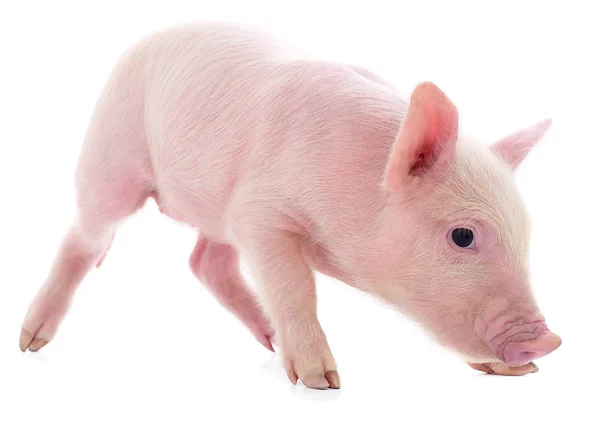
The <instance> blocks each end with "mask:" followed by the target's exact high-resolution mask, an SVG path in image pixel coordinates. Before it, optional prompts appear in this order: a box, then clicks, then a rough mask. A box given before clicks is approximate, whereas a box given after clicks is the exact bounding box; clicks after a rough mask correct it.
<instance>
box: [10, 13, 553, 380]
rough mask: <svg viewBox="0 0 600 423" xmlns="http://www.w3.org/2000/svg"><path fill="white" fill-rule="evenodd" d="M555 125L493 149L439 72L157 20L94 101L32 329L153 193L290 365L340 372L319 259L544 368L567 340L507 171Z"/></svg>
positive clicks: (236, 307)
mask: <svg viewBox="0 0 600 423" xmlns="http://www.w3.org/2000/svg"><path fill="white" fill-rule="evenodd" d="M549 125H550V123H549V121H545V122H542V123H540V124H538V125H534V126H532V127H531V128H527V129H525V130H523V131H519V132H516V133H514V134H512V135H510V136H508V137H507V138H505V139H503V140H501V141H499V142H497V143H496V144H494V145H493V146H492V148H491V149H488V148H485V147H481V146H478V145H476V144H469V143H467V142H466V141H464V140H461V139H460V137H459V135H458V113H457V111H456V108H455V107H454V105H453V104H452V103H451V101H450V100H449V99H448V98H447V97H446V96H445V95H444V94H443V93H442V91H441V90H440V89H439V88H438V87H436V86H435V85H434V84H432V83H422V84H419V85H418V86H417V87H416V88H415V89H414V91H413V93H412V95H411V98H410V99H409V101H406V100H405V99H402V98H401V97H400V96H399V95H398V94H397V92H396V91H395V89H394V88H393V87H391V86H390V85H389V84H387V83H385V82H384V81H382V80H381V79H380V78H379V77H377V76H375V75H373V74H371V73H370V72H368V71H366V70H364V69H361V68H358V67H353V66H346V65H341V64H334V63H327V62H322V61H315V60H310V59H307V58H305V57H304V56H301V55H300V54H299V53H295V52H293V51H292V50H289V49H286V48H285V47H284V46H282V45H281V43H280V42H279V41H278V40H275V39H274V38H271V37H270V36H269V35H268V34H265V33H263V32H261V31H259V30H255V29H253V28H245V27H242V26H234V25H223V24H207V25H196V26H186V27H180V28H172V29H168V30H164V31H162V32H160V33H157V34H154V35H152V36H149V37H147V38H145V39H144V40H141V41H140V42H139V43H138V44H136V46H134V47H133V48H132V49H130V50H129V51H128V52H127V53H126V54H125V55H124V56H123V57H122V59H121V60H120V62H119V63H118V64H117V66H116V67H115V69H114V71H113V73H112V74H111V76H110V78H109V80H108V82H107V85H106V88H105V91H104V92H103V94H102V96H101V98H100V99H99V101H98V104H97V106H96V109H95V111H94V115H93V117H92V120H91V122H90V125H89V129H88V133H87V135H86V138H85V141H84V144H83V148H82V152H81V156H80V159H79V162H78V167H77V173H76V188H77V204H78V210H79V213H78V218H77V220H76V222H74V224H73V226H72V228H71V229H70V231H69V233H68V234H67V236H66V238H65V241H64V243H63V244H62V246H61V248H60V250H59V252H58V254H57V257H56V259H55V262H54V265H53V268H52V270H51V272H50V275H49V277H48V280H47V282H46V284H45V285H44V286H43V287H42V288H41V290H40V293H39V294H38V296H37V297H36V299H35V300H34V302H33V304H32V305H31V307H30V309H29V312H28V314H27V316H26V318H25V321H24V323H23V327H22V334H21V339H20V347H21V349H23V350H26V349H27V348H29V349H30V350H32V351H35V350H38V349H39V348H41V347H42V346H44V345H45V344H46V343H47V342H49V341H50V340H51V339H52V338H53V337H54V335H55V333H56V330H57V328H58V325H59V324H60V321H61V320H62V318H63V316H64V314H65V313H66V311H67V309H68V304H69V302H70V300H71V299H72V297H73V295H74V292H75V290H76V288H77V286H78V285H79V283H80V282H81V281H82V280H83V278H84V277H85V275H86V273H87V272H88V271H89V270H91V268H92V267H93V266H94V265H95V264H99V263H100V262H101V259H102V257H103V256H104V254H105V253H106V251H107V250H108V248H109V246H110V243H111V240H112V237H113V235H114V231H115V229H116V228H117V227H118V226H119V224H121V223H122V222H123V221H124V220H125V219H126V218H127V217H128V216H130V215H131V214H133V213H134V212H135V211H136V210H138V209H139V208H140V206H141V205H143V204H144V202H145V201H146V200H147V198H148V197H151V198H153V199H154V200H155V201H156V202H157V204H158V205H159V207H160V209H161V211H162V212H164V213H165V214H167V215H168V216H170V217H172V218H174V219H177V220H179V221H183V222H187V223H189V224H190V225H191V226H193V227H195V228H196V229H197V230H198V231H199V232H200V234H201V235H200V236H199V238H198V243H197V245H196V248H195V249H194V252H193V253H192V255H191V257H190V267H191V269H192V271H193V272H194V274H195V275H196V276H197V277H198V278H199V279H200V280H201V281H203V282H204V283H205V285H206V286H207V287H208V289H209V290H210V291H211V292H212V293H213V294H214V295H215V296H216V297H217V298H218V300H219V301H220V302H221V303H222V304H223V305H224V306H225V307H226V308H228V309H229V310H230V311H231V312H233V313H234V314H235V315H236V316H237V317H238V318H239V319H240V320H241V321H242V322H243V323H244V324H245V325H246V326H247V327H248V329H249V330H250V331H251V332H252V334H253V335H254V337H255V338H256V339H257V340H258V341H259V342H260V343H261V344H262V345H264V346H265V347H266V348H268V349H272V346H271V345H272V344H271V342H272V341H273V342H275V341H276V344H277V345H278V346H280V347H281V350H282V354H283V357H284V360H283V361H284V367H285V370H286V372H287V374H288V377H289V378H290V380H291V381H292V383H296V382H297V380H298V379H300V380H301V381H302V382H303V383H304V384H305V385H306V386H308V387H311V388H316V389H326V388H329V387H330V388H339V386H340V378H339V374H338V372H337V365H336V362H335V360H334V358H333V355H332V353H331V350H330V348H329V346H328V343H327V338H326V336H325V334H324V332H323V330H322V328H321V326H320V324H319V321H318V319H317V314H316V304H317V298H316V293H315V284H314V274H313V272H314V271H315V270H316V271H320V272H322V273H324V274H328V275H330V276H332V277H335V278H338V279H340V280H342V281H344V282H346V283H348V284H350V285H352V286H354V287H356V288H358V289H361V290H364V291H366V292H369V293H372V294H374V295H377V296H379V297H380V298H382V299H384V300H385V301H388V302H390V303H391V304H393V305H395V306H396V307H397V308H398V309H399V310H401V311H402V312H404V313H406V314H407V315H408V316H410V317H411V318H413V319H415V320H416V321H418V322H419V323H420V324H422V325H423V326H424V327H425V328H427V329H428V330H429V331H430V332H431V333H432V334H433V335H434V336H435V337H436V338H437V339H438V341H439V342H440V343H441V344H443V345H446V346H449V347H451V348H453V349H454V350H455V351H456V352H457V353H459V354H461V355H462V356H463V357H464V358H465V360H467V361H468V362H470V363H471V366H472V367H473V368H476V369H478V370H482V371H486V372H488V373H500V374H524V373H528V372H531V371H534V370H533V368H532V367H525V366H529V364H528V363H529V362H530V361H531V360H532V359H534V358H539V357H541V356H543V355H545V354H547V353H549V352H551V351H552V350H554V349H556V348H557V347H558V345H559V344H560V338H559V337H558V336H556V335H554V334H552V333H551V332H550V331H549V330H548V329H547V327H546V325H545V323H544V321H543V317H542V316H541V315H540V314H539V311H538V309H537V306H536V304H535V301H534V299H533V297H532V295H531V292H530V289H529V283H528V272H527V246H528V236H529V235H528V234H529V232H528V221H527V217H526V213H525V211H524V208H523V206H522V204H521V201H520V198H519V196H518V193H517V191H516V189H515V186H514V181H513V175H512V171H513V170H515V169H516V168H517V167H518V165H519V164H520V163H521V161H522V160H523V159H524V158H525V156H526V155H527V154H528V153H529V151H530V150H531V149H532V148H533V146H534V145H535V144H536V142H537V141H538V140H539V139H540V138H542V136H543V134H544V133H545V131H546V130H547V129H548V127H549ZM456 227H466V228H469V229H471V230H472V231H473V233H474V234H475V242H474V245H473V246H472V248H471V247H469V248H460V247H458V246H457V245H455V244H453V242H452V239H451V237H450V236H449V233H451V231H452V229H453V228H456ZM239 254H243V255H244V256H245V257H246V258H247V260H248V262H249V264H250V266H251V269H252V271H253V273H254V276H255V277H256V278H257V279H258V280H259V281H260V296H258V297H255V295H254V293H252V292H251V291H250V290H249V288H248V287H247V286H246V284H245V283H244V281H243V279H242V277H241V275H240V273H239V269H238V267H239V263H238V260H239V259H238V255H239Z"/></svg>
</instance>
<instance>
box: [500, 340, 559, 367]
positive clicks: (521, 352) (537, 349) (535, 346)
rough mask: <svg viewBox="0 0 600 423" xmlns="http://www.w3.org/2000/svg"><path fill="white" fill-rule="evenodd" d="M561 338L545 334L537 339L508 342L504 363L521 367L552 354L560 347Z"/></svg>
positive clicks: (505, 348)
mask: <svg viewBox="0 0 600 423" xmlns="http://www.w3.org/2000/svg"><path fill="white" fill-rule="evenodd" d="M561 343H562V340H561V339H560V336H558V335H556V334H554V333H552V332H545V333H543V334H542V335H540V336H538V337H537V338H536V339H532V340H527V341H513V342H508V343H507V344H506V346H505V347H504V359H503V361H504V362H505V363H506V364H508V365H509V366H521V365H523V364H526V363H529V362H531V361H532V360H535V359H538V358H540V357H543V356H545V355H547V354H550V353H551V352H552V351H554V350H555V349H557V348H558V347H560V344H561Z"/></svg>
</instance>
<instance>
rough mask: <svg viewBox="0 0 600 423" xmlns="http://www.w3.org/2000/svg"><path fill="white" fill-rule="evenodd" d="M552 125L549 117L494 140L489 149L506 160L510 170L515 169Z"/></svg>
mask: <svg viewBox="0 0 600 423" xmlns="http://www.w3.org/2000/svg"><path fill="white" fill-rule="evenodd" d="M551 125H552V120H551V119H546V120H543V121H541V122H538V123H536V124H535V125H532V126H530V127H529V128H525V129H522V130H520V131H518V132H514V133H512V134H510V135H508V136H507V137H505V138H503V139H501V140H500V141H497V142H495V143H494V144H492V146H491V147H490V148H491V150H492V151H493V152H494V154H496V155H497V156H498V157H500V158H501V159H502V160H504V161H505V162H506V164H508V165H509V166H510V168H511V169H512V170H516V169H517V168H518V167H519V165H520V164H521V162H523V160H524V159H525V157H527V155H528V154H529V152H530V151H531V149H532V148H533V147H534V146H535V145H536V144H537V143H538V141H539V140H541V139H542V137H543V136H544V134H545V133H546V131H547V130H548V129H549V128H550V126H551Z"/></svg>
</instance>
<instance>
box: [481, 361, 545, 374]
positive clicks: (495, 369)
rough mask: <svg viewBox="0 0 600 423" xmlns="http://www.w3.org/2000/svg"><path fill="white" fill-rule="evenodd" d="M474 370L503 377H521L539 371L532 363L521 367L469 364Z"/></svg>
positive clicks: (496, 364) (501, 364)
mask: <svg viewBox="0 0 600 423" xmlns="http://www.w3.org/2000/svg"><path fill="white" fill-rule="evenodd" d="M469 366H471V367H472V368H473V369H475V370H479V371H482V372H484V373H487V374H489V375H503V376H523V375H526V374H529V373H535V372H537V371H538V370H539V368H538V366H536V365H535V364H534V363H528V364H525V365H523V366H518V367H511V366H507V365H506V364H504V363H500V362H497V363H469Z"/></svg>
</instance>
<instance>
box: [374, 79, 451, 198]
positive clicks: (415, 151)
mask: <svg viewBox="0 0 600 423" xmlns="http://www.w3.org/2000/svg"><path fill="white" fill-rule="evenodd" d="M457 134H458V112H457V111H456V107H455V106H454V104H452V102H451V101H450V100H449V99H448V97H446V95H445V94H444V93H443V92H442V91H441V90H440V89H439V88H438V87H437V86H436V85H434V84H433V83H431V82H422V83H420V84H419V85H417V87H416V88H415V89H414V90H413V93H412V95H411V97H410V103H409V106H408V111H407V113H406V117H405V119H404V122H403V123H402V127H401V128H400V131H399V133H398V135H397V137H396V142H395V144H394V148H393V150H392V153H391V155H390V158H389V161H388V164H387V169H386V178H385V180H386V183H387V186H388V188H389V189H390V190H391V191H393V192H400V191H402V190H404V189H406V188H407V187H408V186H409V185H410V184H411V183H412V182H413V181H414V180H415V179H417V178H423V177H425V176H426V175H427V174H429V173H432V172H438V171H442V170H443V169H445V167H446V166H447V164H448V163H449V162H450V161H451V160H452V159H453V157H454V151H455V147H456V139H457Z"/></svg>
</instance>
